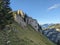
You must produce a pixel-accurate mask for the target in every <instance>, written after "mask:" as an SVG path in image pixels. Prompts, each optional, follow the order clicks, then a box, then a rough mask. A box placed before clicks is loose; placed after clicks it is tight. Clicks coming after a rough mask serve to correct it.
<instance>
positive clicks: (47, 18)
mask: <svg viewBox="0 0 60 45" xmlns="http://www.w3.org/2000/svg"><path fill="white" fill-rule="evenodd" d="M10 6H11V8H12V9H13V11H15V10H20V9H21V10H23V12H25V13H27V15H29V16H30V17H32V18H34V19H37V21H38V22H39V24H45V23H60V0H11V4H10Z"/></svg>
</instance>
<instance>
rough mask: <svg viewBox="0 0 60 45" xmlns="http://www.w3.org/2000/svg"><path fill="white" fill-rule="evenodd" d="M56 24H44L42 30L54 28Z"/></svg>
mask: <svg viewBox="0 0 60 45" xmlns="http://www.w3.org/2000/svg"><path fill="white" fill-rule="evenodd" d="M52 25H54V24H43V25H41V27H42V29H47V28H48V27H49V26H52Z"/></svg>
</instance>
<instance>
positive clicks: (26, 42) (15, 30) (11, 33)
mask: <svg viewBox="0 0 60 45" xmlns="http://www.w3.org/2000/svg"><path fill="white" fill-rule="evenodd" d="M10 28H11V29H10V30H0V45H6V44H8V45H55V44H54V43H52V42H51V41H50V40H48V39H47V38H46V37H45V36H43V35H42V34H41V33H40V32H36V31H35V30H34V29H33V28H32V27H31V26H29V25H27V27H26V28H22V27H21V26H20V25H19V24H17V23H14V24H12V25H11V27H10Z"/></svg>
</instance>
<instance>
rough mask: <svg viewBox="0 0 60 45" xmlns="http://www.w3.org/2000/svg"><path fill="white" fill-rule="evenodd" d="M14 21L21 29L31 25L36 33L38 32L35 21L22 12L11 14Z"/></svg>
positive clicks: (38, 28)
mask: <svg viewBox="0 0 60 45" xmlns="http://www.w3.org/2000/svg"><path fill="white" fill-rule="evenodd" d="M13 16H14V20H15V21H16V22H17V23H19V24H20V25H21V26H22V27H23V28H25V27H26V26H27V24H29V25H31V26H32V27H33V28H34V29H35V30H36V31H38V30H40V27H39V24H38V22H37V20H36V19H33V18H32V17H29V16H27V15H26V14H25V13H24V12H23V11H22V10H18V11H14V12H13Z"/></svg>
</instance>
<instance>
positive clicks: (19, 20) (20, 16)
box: [14, 10, 26, 28]
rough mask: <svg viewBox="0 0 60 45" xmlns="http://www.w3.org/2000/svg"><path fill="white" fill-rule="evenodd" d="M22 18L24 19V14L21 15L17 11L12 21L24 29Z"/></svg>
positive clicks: (20, 12)
mask: <svg viewBox="0 0 60 45" xmlns="http://www.w3.org/2000/svg"><path fill="white" fill-rule="evenodd" d="M23 18H24V14H23V12H22V11H19V10H18V11H17V12H15V14H14V20H15V21H16V22H17V23H18V24H20V25H21V27H23V28H24V27H26V23H25V22H24V20H23Z"/></svg>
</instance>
